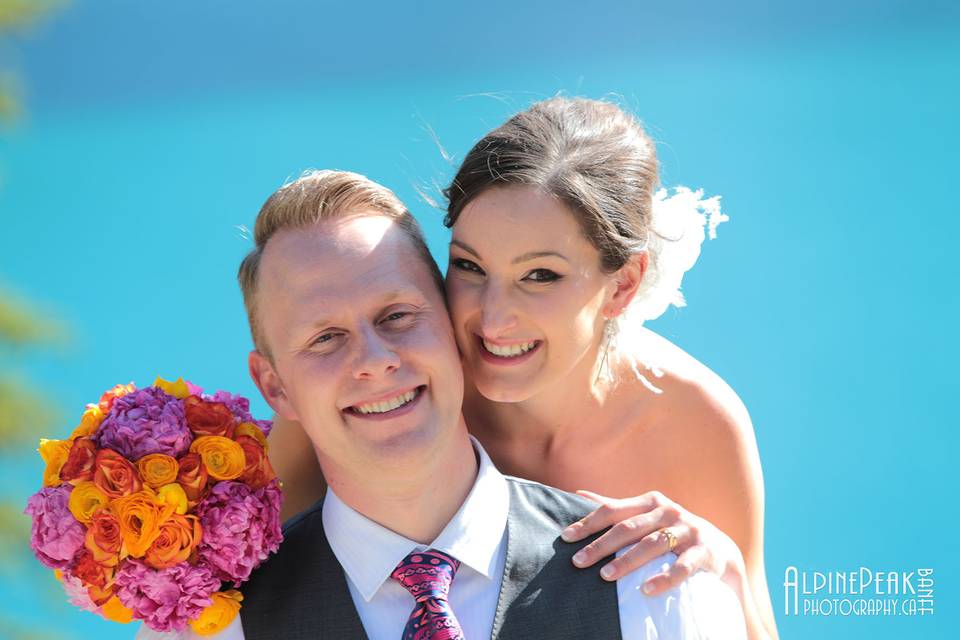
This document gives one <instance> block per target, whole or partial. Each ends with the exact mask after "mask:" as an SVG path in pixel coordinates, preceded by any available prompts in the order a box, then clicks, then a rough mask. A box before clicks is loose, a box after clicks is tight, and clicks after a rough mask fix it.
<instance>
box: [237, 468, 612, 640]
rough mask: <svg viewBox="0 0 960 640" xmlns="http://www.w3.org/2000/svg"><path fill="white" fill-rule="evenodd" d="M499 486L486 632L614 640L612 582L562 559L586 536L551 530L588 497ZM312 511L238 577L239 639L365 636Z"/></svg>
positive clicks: (505, 638)
mask: <svg viewBox="0 0 960 640" xmlns="http://www.w3.org/2000/svg"><path fill="white" fill-rule="evenodd" d="M507 485H508V486H509V489H510V510H509V515H508V517H507V551H506V567H505V568H504V574H503V582H502V585H501V587H500V597H499V600H498V602H497V610H496V614H495V617H494V622H493V634H492V640H530V639H535V638H544V639H549V640H564V639H568V638H569V639H572V638H585V639H586V638H589V639H590V640H602V639H605V638H616V639H619V638H620V615H619V609H618V602H617V587H616V583H613V582H607V581H605V580H603V579H601V578H600V575H599V567H600V566H602V564H601V565H596V566H595V567H593V568H590V569H586V570H580V569H577V568H576V567H574V566H573V564H572V563H571V562H570V558H571V557H572V556H573V554H574V553H575V552H576V551H577V550H578V549H579V548H580V547H582V546H583V545H584V544H586V542H587V541H584V542H583V543H578V544H567V543H565V542H563V541H562V540H561V539H560V537H559V536H560V532H561V531H562V530H563V528H564V527H566V526H567V525H568V524H570V523H571V522H573V521H574V520H577V519H579V518H581V517H582V516H584V515H585V514H587V513H589V512H590V511H591V510H592V509H593V508H594V507H595V506H596V505H595V504H594V503H591V502H589V501H587V500H585V499H583V498H580V497H579V496H575V495H572V494H569V493H565V492H563V491H559V490H557V489H553V488H551V487H546V486H544V485H541V484H537V483H535V482H528V481H526V480H519V479H516V478H510V477H507ZM321 511H322V501H321V502H318V503H317V504H315V505H314V506H312V507H311V508H310V509H308V510H307V511H304V512H303V513H301V514H300V515H299V516H297V517H296V518H294V519H293V520H291V521H290V522H288V523H287V525H286V526H285V527H284V542H283V544H282V545H281V546H280V550H279V552H278V553H277V554H276V555H274V556H272V557H271V558H270V559H269V560H268V561H267V562H265V563H264V564H263V566H261V567H260V568H259V569H257V570H256V571H255V572H254V573H253V575H252V576H251V579H250V581H249V582H247V583H246V584H245V585H243V587H242V591H243V595H244V599H243V608H242V609H241V610H240V617H241V621H242V623H243V633H244V636H245V638H246V640H267V639H270V640H273V639H284V640H286V639H290V640H352V639H354V638H356V639H362V640H367V635H366V633H365V632H364V630H363V625H362V624H361V622H360V617H359V615H358V614H357V610H356V608H355V607H354V606H353V600H352V598H351V596H350V591H349V589H348V587H347V578H346V576H345V575H344V572H343V569H342V568H341V566H340V564H339V563H338V562H337V559H336V556H334V555H333V551H332V550H331V549H330V545H329V544H328V543H327V538H326V535H325V534H324V531H323V522H322V518H321ZM598 535H599V534H598ZM608 560H609V558H608ZM455 586H456V583H454V587H455ZM412 604H413V602H412V601H411V609H412ZM402 631H403V630H402V629H397V637H398V638H399V637H400V636H401V633H402ZM468 640H476V639H474V638H470V639H468Z"/></svg>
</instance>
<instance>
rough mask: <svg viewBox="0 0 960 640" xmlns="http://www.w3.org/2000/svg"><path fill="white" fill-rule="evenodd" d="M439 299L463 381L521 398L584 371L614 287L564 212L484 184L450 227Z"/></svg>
mask: <svg viewBox="0 0 960 640" xmlns="http://www.w3.org/2000/svg"><path fill="white" fill-rule="evenodd" d="M446 286H447V295H448V297H449V306H450V315H451V318H452V320H453V326H454V330H455V333H456V338H457V343H458V345H459V347H460V351H461V353H462V356H463V366H464V370H465V372H466V374H467V377H468V378H469V379H471V380H472V381H473V383H474V384H475V385H476V387H477V389H478V390H479V391H480V393H482V394H483V395H484V397H486V398H488V399H490V400H493V401H495V402H521V401H523V400H526V399H529V398H531V397H533V396H534V395H536V394H538V393H540V392H542V391H545V390H548V389H551V388H556V387H555V385H557V384H560V385H562V384H564V383H565V382H566V383H567V384H569V383H575V382H576V381H577V380H579V379H582V378H583V377H584V376H590V375H592V373H593V371H594V367H595V366H596V359H597V353H598V350H599V346H600V342H601V339H602V334H603V325H604V317H603V311H604V309H605V305H609V303H610V300H611V297H612V296H613V293H614V291H615V289H616V285H615V283H614V279H613V277H612V276H610V275H607V274H604V273H603V272H602V271H601V270H600V256H599V253H598V251H597V250H596V249H595V248H594V247H593V245H591V244H590V242H589V241H588V240H587V239H586V238H585V237H584V235H583V232H582V231H581V229H580V225H579V223H578V222H577V220H576V218H575V217H574V213H573V212H572V211H571V210H570V209H569V208H568V207H567V206H566V205H565V204H564V203H563V202H561V201H560V200H559V199H557V198H555V197H553V196H551V195H548V194H546V193H544V192H543V191H540V190H539V189H537V188H536V187H530V186H520V185H512V186H505V187H491V188H489V189H487V190H486V191H484V192H482V193H481V194H480V195H479V196H477V197H475V198H474V199H473V200H472V201H471V202H470V203H469V204H468V205H467V206H466V207H465V208H464V210H463V211H462V213H461V214H460V217H459V218H458V219H457V222H456V224H455V225H454V226H453V238H452V239H451V241H450V266H449V268H448V271H447V279H446Z"/></svg>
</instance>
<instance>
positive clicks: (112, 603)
mask: <svg viewBox="0 0 960 640" xmlns="http://www.w3.org/2000/svg"><path fill="white" fill-rule="evenodd" d="M100 612H101V613H102V614H103V617H104V618H106V619H107V620H111V621H113V622H119V623H120V624H128V623H129V622H130V621H132V620H133V609H128V608H127V607H125V606H123V603H122V602H120V598H118V597H117V596H113V597H112V598H110V599H109V600H107V601H106V602H105V603H103V608H101V609H100Z"/></svg>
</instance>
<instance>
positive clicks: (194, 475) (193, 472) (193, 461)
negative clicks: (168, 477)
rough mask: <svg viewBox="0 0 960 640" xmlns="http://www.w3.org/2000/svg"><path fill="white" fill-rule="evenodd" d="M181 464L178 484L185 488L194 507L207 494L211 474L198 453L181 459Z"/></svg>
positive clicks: (189, 454)
mask: <svg viewBox="0 0 960 640" xmlns="http://www.w3.org/2000/svg"><path fill="white" fill-rule="evenodd" d="M179 462H180V473H178V474H177V484H179V485H180V486H181V487H183V491H184V493H186V494H187V500H189V502H190V506H191V507H193V506H195V505H196V504H197V503H198V502H200V501H201V500H203V497H204V496H205V495H206V494H207V480H208V477H209V474H208V473H207V468H206V467H205V466H203V460H202V459H201V458H200V454H198V453H188V454H186V455H184V456H183V457H182V458H180V460H179Z"/></svg>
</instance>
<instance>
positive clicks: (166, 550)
mask: <svg viewBox="0 0 960 640" xmlns="http://www.w3.org/2000/svg"><path fill="white" fill-rule="evenodd" d="M201 537H202V532H201V529H200V519H199V518H197V516H181V515H177V514H174V515H172V516H170V518H169V519H167V520H166V521H165V522H164V523H163V524H161V525H160V534H159V535H158V536H157V539H156V540H154V541H153V544H152V545H150V548H149V549H147V553H146V555H145V556H144V557H143V561H144V562H145V563H147V565H149V566H151V567H153V568H154V569H166V568H168V567H172V566H173V565H175V564H179V563H181V562H184V561H185V560H186V559H187V558H189V557H190V552H192V551H193V549H194V547H196V546H197V545H198V544H200V538H201Z"/></svg>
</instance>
